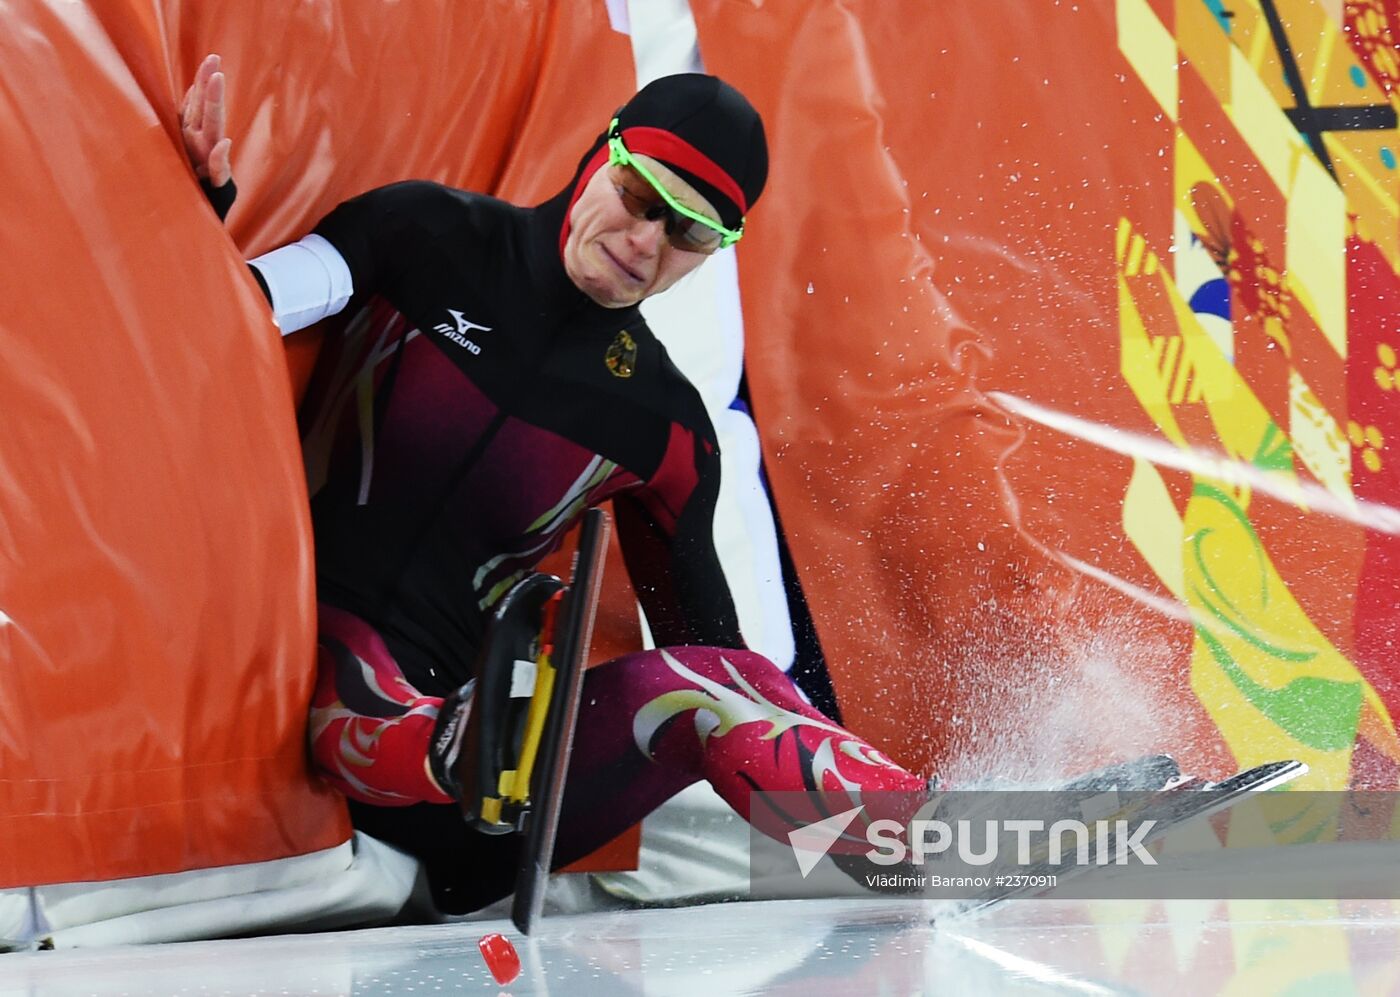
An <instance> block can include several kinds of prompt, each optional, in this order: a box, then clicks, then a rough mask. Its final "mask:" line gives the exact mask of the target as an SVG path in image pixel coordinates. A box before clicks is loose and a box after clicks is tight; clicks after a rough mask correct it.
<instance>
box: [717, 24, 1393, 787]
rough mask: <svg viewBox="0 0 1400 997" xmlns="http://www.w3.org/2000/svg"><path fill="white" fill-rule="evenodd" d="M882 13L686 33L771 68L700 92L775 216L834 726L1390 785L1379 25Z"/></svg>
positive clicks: (1388, 279) (774, 419)
mask: <svg viewBox="0 0 1400 997" xmlns="http://www.w3.org/2000/svg"><path fill="white" fill-rule="evenodd" d="M900 6H901V10H899V11H898V12H892V11H890V10H889V9H888V8H887V7H886V6H884V5H877V4H875V3H873V2H872V3H855V4H850V5H842V6H840V7H836V6H834V5H813V7H812V8H811V9H807V10H804V11H802V12H800V13H796V12H789V13H788V14H787V15H784V16H783V17H782V18H780V19H781V20H782V21H783V23H782V24H781V25H780V26H775V25H773V24H772V23H760V22H762V21H764V18H761V17H759V16H757V15H750V14H743V15H741V14H739V13H738V12H736V11H734V10H733V9H732V8H731V7H729V6H728V5H724V4H719V3H711V4H700V5H698V7H699V8H700V9H701V10H702V11H703V12H704V16H703V18H702V38H703V37H704V36H705V34H706V29H707V28H708V30H709V33H710V37H709V38H707V39H705V40H706V41H709V40H711V39H713V40H715V41H719V40H721V39H728V40H729V41H730V42H731V48H730V49H729V51H731V52H732V51H735V50H742V49H745V48H757V47H764V48H765V49H766V50H770V51H780V52H782V53H783V54H782V55H781V56H780V57H779V58H778V59H777V60H776V62H777V65H776V66H773V67H769V68H765V69H763V70H755V69H751V68H746V67H745V66H744V64H743V63H742V62H741V61H740V60H738V59H735V60H733V61H732V62H730V63H728V64H725V63H721V64H720V65H719V67H718V68H719V70H720V71H721V72H725V71H726V70H729V69H732V70H733V72H734V73H735V74H736V75H738V76H740V77H742V78H745V79H743V80H742V81H741V84H742V82H749V81H752V82H751V85H756V86H759V87H762V88H764V90H765V92H764V96H765V97H767V98H768V100H769V101H770V102H771V104H772V105H773V106H778V107H781V108H783V111H784V113H785V115H786V117H785V118H783V119H782V120H780V121H779V123H778V138H779V142H780V143H784V146H783V147H782V148H781V149H780V152H779V164H778V166H779V168H778V169H777V170H775V176H777V177H779V178H782V177H784V176H788V175H791V174H793V173H795V174H797V175H798V176H800V177H801V182H800V184H795V185H794V187H793V189H791V190H785V191H784V192H782V193H779V194H778V195H777V197H778V198H782V199H784V203H783V204H782V205H781V206H780V207H779V208H778V209H777V210H776V211H774V212H773V213H774V214H777V215H779V216H780V218H781V219H782V222H781V224H782V236H786V237H788V238H791V237H792V236H793V235H794V234H799V236H798V238H797V239H796V240H795V241H796V243H797V245H796V246H785V247H783V248H781V249H777V250H775V253H776V255H777V256H778V259H777V260H776V261H772V262H769V263H759V264H758V265H757V267H750V268H747V269H746V270H745V271H744V273H745V274H746V276H748V277H749V281H748V284H747V285H746V292H749V293H747V299H748V301H758V304H757V305H756V308H758V309H765V306H764V303H763V302H764V300H772V299H773V298H775V297H776V299H777V302H776V303H775V304H774V305H773V307H772V308H771V311H769V310H766V309H765V310H764V311H763V313H762V314H763V318H764V319H766V320H770V321H759V322H753V321H752V319H751V321H750V326H751V328H753V327H755V326H756V327H757V332H756V335H755V340H756V341H755V342H754V344H753V345H752V346H751V355H750V358H749V363H750V371H751V375H750V376H751V378H752V379H753V380H754V382H755V385H756V390H755V404H756V408H757V410H758V414H759V421H760V425H761V426H767V427H768V428H769V429H770V431H771V435H770V436H769V440H768V442H769V447H770V451H769V457H770V471H771V472H772V474H773V476H774V478H775V479H776V482H777V493H778V496H779V501H780V505H781V504H782V502H783V501H784V500H785V501H786V502H787V503H788V504H789V505H790V506H795V507H796V508H798V509H800V510H802V515H803V516H804V517H805V519H804V522H805V524H806V525H807V527H808V529H807V531H806V534H805V538H804V536H803V535H802V532H803V531H802V530H801V529H794V528H792V526H791V520H792V517H791V516H789V517H788V523H789V532H790V533H796V534H798V537H797V539H796V540H795V541H794V544H795V546H796V547H797V548H798V550H799V557H798V561H799V568H800V569H802V570H804V572H805V578H804V580H805V581H806V582H807V583H808V587H809V595H814V596H815V597H814V598H813V601H814V603H815V604H816V605H817V606H818V610H817V614H818V625H819V628H820V629H821V630H822V633H823V638H824V643H825V646H826V647H827V650H828V657H829V659H830V660H831V666H832V670H833V672H834V674H835V675H836V682H837V687H838V691H839V692H841V693H842V695H843V702H844V704H845V705H846V717H847V719H848V720H850V721H851V722H853V723H854V724H856V725H857V727H859V728H862V729H863V730H864V731H865V732H866V733H868V734H870V735H871V736H873V737H875V738H876V739H877V742H881V743H885V744H887V745H890V746H891V747H892V748H893V747H894V745H895V744H899V745H901V747H902V749H903V754H902V757H903V759H904V760H905V761H907V762H909V763H911V764H917V765H923V766H925V767H927V768H929V769H939V768H947V767H950V766H951V767H952V768H953V769H954V770H955V771H956V772H957V773H958V774H970V775H972V776H976V775H977V774H978V773H979V772H981V771H986V770H995V769H997V768H999V767H1000V768H1006V769H1009V774H1019V773H1023V772H1026V771H1031V770H1034V769H1035V768H1036V767H1037V763H1038V762H1039V761H1042V760H1044V759H1045V758H1046V757H1047V756H1055V759H1056V761H1057V762H1058V763H1060V764H1061V765H1062V766H1063V767H1068V768H1072V767H1073V765H1074V761H1075V759H1082V760H1083V761H1084V762H1086V763H1087V762H1088V761H1090V760H1091V759H1092V758H1097V757H1100V756H1103V757H1111V756H1113V755H1115V754H1121V753H1126V752H1128V751H1136V750H1169V751H1172V752H1173V753H1176V754H1178V755H1180V756H1182V758H1183V760H1184V761H1187V762H1188V763H1189V764H1191V765H1192V766H1193V767H1195V768H1197V769H1201V770H1208V771H1215V772H1222V771H1226V770H1230V769H1233V768H1235V767H1245V766H1248V765H1252V764H1256V763H1259V762H1263V761H1265V760H1269V759H1276V758H1282V757H1294V758H1300V759H1303V760H1305V761H1307V762H1308V763H1309V765H1310V766H1311V768H1312V774H1311V776H1310V777H1309V781H1310V783H1311V784H1312V785H1314V786H1331V787H1340V786H1343V785H1347V784H1349V783H1355V784H1365V785H1377V786H1379V785H1385V786H1393V785H1395V781H1396V771H1397V769H1396V762H1397V760H1400V741H1397V738H1396V733H1395V723H1394V716H1395V712H1396V709H1397V706H1398V705H1400V703H1397V696H1400V688H1397V683H1396V681H1395V675H1396V667H1397V666H1396V662H1395V658H1394V653H1395V647H1394V642H1395V641H1396V639H1397V637H1398V636H1400V627H1397V621H1400V609H1397V605H1396V604H1397V595H1398V594H1400V591H1398V590H1400V577H1398V576H1397V573H1396V569H1397V566H1398V565H1397V563H1396V561H1395V554H1394V553H1393V551H1394V550H1395V544H1396V534H1397V532H1400V513H1397V510H1396V509H1395V508H1393V506H1394V505H1395V501H1394V496H1395V495H1396V493H1397V492H1396V487H1395V482H1396V481H1397V480H1400V478H1397V477H1396V476H1395V475H1396V473H1397V469H1400V452H1397V449H1396V447H1397V446H1398V445H1400V404H1397V401H1400V398H1398V397H1397V385H1400V372H1398V371H1397V355H1398V353H1400V316H1398V315H1397V304H1400V294H1397V292H1396V287H1397V284H1396V272H1397V267H1398V266H1400V228H1397V207H1396V165H1397V163H1396V157H1397V152H1400V134H1398V133H1397V131H1396V108H1397V107H1400V95H1397V94H1396V92H1395V85H1396V83H1397V72H1400V70H1397V59H1396V47H1395V46H1396V40H1397V38H1398V37H1400V5H1397V4H1396V3H1395V2H1393V0H1388V2H1381V0H1375V2H1367V3H1342V2H1341V0H1335V2H1330V3H1329V2H1307V0H1279V2H1273V0H1260V2H1256V0H1240V2H1228V3H1222V2H1218V0H1103V2H1099V3H1057V4H1053V5H1051V4H1036V5H1013V4H1000V5H993V7H992V8H988V7H987V6H986V5H978V6H977V8H976V10H973V9H971V8H966V9H964V8H961V7H958V6H954V5H941V4H934V5H922V6H920V5H900ZM916 8H917V9H916ZM770 13H771V12H769V11H765V14H770ZM819 120H820V121H821V122H822V125H821V127H820V130H818V129H817V122H818V121H819ZM777 182H778V183H782V182H783V180H782V179H779V180H778V181H777ZM769 217H771V215H770V216H769ZM848 218H849V221H850V224H843V222H845V221H847V220H848ZM760 230H761V229H760V227H759V226H755V231H760ZM782 236H779V238H781V237H782ZM760 238H763V239H769V238H770V236H769V235H768V233H767V232H766V231H765V232H764V234H763V235H762V236H760ZM756 241H757V240H756ZM765 245H766V246H768V245H772V243H765ZM755 270H757V271H758V272H755ZM775 287H776V288H777V290H776V292H775V291H774V290H773V288H775ZM746 315H752V311H751V310H750V309H749V308H748V307H747V304H746ZM789 344H793V345H792V346H791V347H790V346H789ZM796 344H801V345H800V346H797V345H796ZM789 349H791V350H792V351H794V352H795V351H796V350H797V349H804V350H810V351H811V352H812V353H814V354H816V356H817V357H819V358H820V359H816V360H796V361H795V364H796V366H797V368H798V370H799V371H800V372H801V373H800V376H799V378H798V383H799V384H800V385H801V387H799V388H794V387H793V386H792V385H791V384H790V383H788V382H789V379H790V377H791V373H792V372H791V370H790V369H788V366H787V365H788V364H789V363H793V362H794V358H793V354H792V353H789V352H788V351H789ZM765 362H767V363H770V364H771V365H772V366H773V368H775V369H774V370H772V371H770V372H769V373H766V374H765V373H764V372H763V371H762V369H761V368H762V367H763V365H764V364H765ZM819 364H820V365H823V367H822V369H820V370H817V369H816V367H817V365H819ZM755 368H759V371H758V372H757V373H755ZM765 416H766V417H767V418H766V420H765ZM838 468H840V469H841V470H838ZM829 475H830V476H834V483H833V478H832V477H828V476H829ZM838 559H839V564H840V568H839V569H837V567H836V565H837V564H838ZM853 575H856V576H859V578H860V579H861V580H862V581H863V582H864V583H865V584H864V585H856V584H853V582H854V581H855V578H853ZM867 593H868V594H867ZM1076 730H1077V731H1078V733H1076Z"/></svg>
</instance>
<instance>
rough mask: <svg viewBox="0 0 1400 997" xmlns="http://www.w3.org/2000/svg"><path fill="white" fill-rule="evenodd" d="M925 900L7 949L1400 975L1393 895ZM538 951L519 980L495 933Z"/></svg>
mask: <svg viewBox="0 0 1400 997" xmlns="http://www.w3.org/2000/svg"><path fill="white" fill-rule="evenodd" d="M932 909H933V908H931V907H930V906H928V905H926V904H924V903H922V902H918V901H892V900H871V901H853V900H802V901H787V902H768V903H734V904H716V905H712V906H706V907H692V908H680V909H670V910H637V911H622V912H613V913H599V914H583V915H573V916H565V917H555V918H547V919H546V920H545V922H544V924H543V927H542V930H541V931H539V932H538V933H537V934H536V936H535V937H532V938H530V939H528V940H526V939H522V938H521V937H520V935H519V934H518V933H517V932H515V931H514V929H513V928H512V927H511V926H510V924H509V923H508V922H474V923H463V924H452V925H438V926H432V927H399V928H381V929H375V930H368V931H356V932H343V933H339V934H323V935H306V936H281V937H277V938H263V939H248V940H243V941H224V942H195V943H187V944H181V945H158V946H146V947H142V948H111V949H103V950H97V949H94V950H86V951H73V952H39V953H26V954H19V955H7V956H0V994H3V995H8V994H25V995H58V994H62V995H71V994H91V993H100V994H131V995H138V994H140V995H144V994H152V993H161V994H172V995H210V994H277V995H282V994H346V995H349V994H385V993H392V994H422V995H432V994H450V993H468V994H471V993H482V994H493V995H494V994H510V995H514V997H523V995H527V994H536V995H542V994H553V995H563V994H567V995H570V997H573V995H594V994H597V995H605V994H606V995H616V997H626V995H634V994H636V995H640V994H648V995H650V994H656V995H663V994H664V995H667V997H687V995H702V994H703V995H728V994H760V993H762V994H792V995H802V997H814V995H819V994H860V995H863V997H864V995H877V994H890V995H910V994H933V993H939V994H950V993H952V994H962V993H966V994H993V993H996V994H1004V993H1073V994H1112V993H1141V994H1157V993H1161V994H1173V995H1179V994H1181V993H1217V992H1220V991H1222V990H1225V989H1227V988H1231V989H1233V992H1239V993H1282V992H1295V993H1338V992H1343V993H1346V992H1363V993H1364V992H1375V993H1381V992H1384V993H1390V992H1393V991H1394V988H1395V985H1396V983H1397V981H1400V909H1397V908H1396V906H1395V905H1394V904H1393V903H1392V902H1391V901H1372V902H1365V903H1363V902H1359V901H1355V902H1337V901H1314V902H1307V903H1303V902H1279V901H1270V902H1255V901H1251V902H1242V901H1235V902H1231V903H1229V904H1226V903H1219V902H1216V901H1173V902H1170V903H1160V902H1147V901H1141V902H1138V901H1111V902H1097V903H1081V902H1070V901H1055V900H1021V901H1013V902H1010V903H1007V904H1005V905H1003V906H1001V907H999V908H996V909H995V910H993V911H991V912H989V913H988V914H987V915H985V916H982V917H978V918H973V919H965V920H952V921H945V922H941V923H938V924H933V923H930V916H929V915H930V913H931V911H932ZM492 931H499V932H501V933H502V934H505V935H506V936H507V937H509V938H510V939H511V940H512V941H513V942H514V943H515V944H516V946H517V948H518V949H519V952H520V957H521V960H522V962H523V964H524V971H523V973H522V975H521V977H520V978H519V979H518V980H517V981H516V982H515V983H513V984H511V985H509V986H506V987H501V986H499V985H498V984H496V983H495V982H494V981H493V980H492V979H491V975H490V973H489V972H488V970H487V968H486V965H485V963H484V961H483V960H482V958H481V955H480V953H479V952H478V951H477V946H476V943H477V939H479V938H480V937H481V936H482V935H484V934H487V933H488V932H492Z"/></svg>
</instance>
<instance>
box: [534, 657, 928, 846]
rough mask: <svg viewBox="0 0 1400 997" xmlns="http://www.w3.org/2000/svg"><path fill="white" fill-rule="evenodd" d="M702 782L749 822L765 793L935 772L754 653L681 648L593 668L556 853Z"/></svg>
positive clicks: (838, 798)
mask: <svg viewBox="0 0 1400 997" xmlns="http://www.w3.org/2000/svg"><path fill="white" fill-rule="evenodd" d="M701 779H704V780H706V781H708V782H709V783H710V784H711V785H712V786H713V787H714V788H715V790H716V791H717V792H718V793H719V795H720V796H721V797H723V798H724V800H725V801H726V802H727V803H728V804H729V805H730V806H732V807H733V808H734V809H735V810H737V811H738V812H739V813H740V814H741V815H742V816H744V817H745V818H746V819H747V818H748V817H749V794H750V793H751V792H753V791H755V790H758V791H767V792H779V791H820V792H822V793H824V794H826V795H827V797H828V799H829V800H830V804H831V806H832V807H834V808H840V809H845V808H847V807H849V806H852V805H854V803H852V802H850V801H852V800H854V799H857V798H858V797H859V795H860V794H861V793H863V792H866V793H868V792H899V793H914V794H917V793H922V792H923V791H924V790H925V788H926V785H927V783H926V780H924V779H922V778H920V777H918V776H916V775H914V774H913V773H910V772H908V771H906V770H905V769H902V768H900V767H899V766H898V765H896V764H894V762H892V761H890V760H889V759H888V758H886V757H885V756H884V754H883V753H881V752H880V751H879V750H877V749H876V748H874V747H872V746H871V745H870V744H868V743H866V742H865V741H863V740H861V739H860V738H858V737H856V736H855V735H854V734H852V733H851V732H850V731H847V730H845V729H844V728H842V727H840V726H839V725H837V724H835V723H833V722H832V721H830V720H828V719H827V718H826V717H824V716H823V715H822V714H821V713H819V712H818V711H817V710H815V709H813V708H812V707H811V706H810V705H808V704H807V703H806V702H805V701H804V700H803V699H802V697H801V695H800V694H799V693H798V691H797V688H796V687H795V686H794V685H793V683H792V680H791V679H789V678H788V677H787V675H785V674H784V673H783V672H782V671H781V670H780V669H779V668H778V667H777V666H776V665H774V664H773V663H772V662H770V661H769V660H768V659H767V658H764V657H763V656H762V655H759V654H755V653H754V652H752V651H735V650H725V649H721V648H712V647H679V648H666V649H661V650H655V651H643V652H639V653H637V654H631V655H627V656H626V657H623V658H618V659H616V660H614V661H610V662H607V663H606V664H603V665H599V666H598V667H596V668H592V669H590V670H589V672H588V674H587V675H586V676H585V678H584V686H583V702H582V706H581V709H580V712H579V722H578V728H577V732H576V734H575V738H574V750H573V758H572V762H571V764H570V766H569V775H568V778H567V780H566V781H565V789H564V812H563V815H562V818H561V821H560V832H559V844H558V849H557V853H556V857H557V858H558V859H559V860H560V861H562V862H569V861H572V860H573V859H574V858H577V857H579V856H581V855H585V854H587V853H588V852H589V851H590V850H591V849H593V848H594V847H597V846H599V845H601V844H603V843H605V842H606V841H608V840H610V839H611V838H612V837H613V836H615V835H616V834H618V833H619V832H621V831H622V830H623V829H624V828H626V827H629V826H630V825H631V824H633V823H635V822H636V821H638V820H640V819H641V818H642V817H644V816H646V815H647V814H648V813H650V812H651V811H652V810H654V809H655V808H656V807H657V806H659V805H660V804H661V803H663V802H665V801H666V800H667V799H669V798H670V797H671V796H673V795H674V794H676V793H677V792H679V791H680V790H682V789H684V788H685V787H686V786H689V785H690V784H691V783H694V782H697V781H699V780H701Z"/></svg>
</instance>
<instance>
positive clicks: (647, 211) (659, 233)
mask: <svg viewBox="0 0 1400 997" xmlns="http://www.w3.org/2000/svg"><path fill="white" fill-rule="evenodd" d="M636 158H637V159H638V160H640V161H641V162H642V163H643V165H644V166H645V168H646V169H647V171H648V172H649V173H651V174H652V175H653V176H654V177H655V178H656V179H657V180H658V181H660V182H661V183H662V184H664V185H665V187H666V192H667V193H668V194H670V195H671V196H672V197H673V198H675V199H676V200H677V201H679V202H680V203H681V204H683V205H684V206H685V207H687V208H689V209H691V210H692V211H697V212H700V213H701V214H704V215H706V216H708V217H710V218H712V219H718V218H719V213H718V212H716V211H715V209H714V206H713V205H711V204H710V202H709V201H707V200H706V199H705V198H703V197H702V196H700V194H699V193H697V192H696V191H695V189H694V188H693V187H691V186H690V185H689V184H687V183H686V182H685V181H683V180H681V179H680V177H678V176H676V175H675V173H673V172H672V171H671V170H669V169H667V168H666V167H665V166H664V165H663V164H661V163H659V162H657V161H656V160H654V159H651V158H649V157H646V156H637V157H636ZM658 205H659V206H660V207H659V208H658V207H657V206H658ZM664 208H665V205H664V203H663V202H661V201H660V199H659V198H657V197H655V192H654V191H650V190H649V188H648V185H647V182H646V181H645V180H643V179H641V178H640V177H639V176H637V175H636V173H635V171H632V170H630V169H629V168H628V167H626V166H621V165H604V166H602V167H600V168H599V169H598V170H597V171H595V172H594V174H593V176H592V177H590V178H589V180H588V182H587V183H586V184H585V185H584V188H583V192H582V193H581V194H580V195H579V197H578V200H577V201H575V202H574V206H573V209H572V210H571V211H570V212H569V226H570V227H569V236H568V238H567V239H566V240H565V242H564V269H565V271H566V272H567V273H568V275H569V279H570V280H572V281H573V282H574V284H575V285H576V286H577V287H578V289H579V290H581V291H582V292H583V293H584V294H586V295H588V296H589V297H590V298H592V299H593V300H594V301H595V302H597V303H598V304H600V305H602V306H603V307H604V308H626V307H627V306H628V305H635V304H636V303H637V302H639V301H641V300H642V299H643V298H648V297H650V296H651V295H653V294H657V293H659V292H661V291H664V290H666V288H668V287H670V286H671V285H673V284H674V283H675V282H676V281H678V280H680V279H681V278H682V277H684V276H685V275H686V274H688V273H690V272H691V271H692V270H694V269H695V268H696V267H698V266H699V265H700V264H701V263H703V262H705V256H706V255H707V253H708V252H712V251H713V248H714V247H711V246H709V245H708V244H703V245H697V246H696V249H695V250H691V249H686V248H682V247H683V246H684V245H685V239H684V238H681V237H680V236H679V235H678V234H677V231H676V219H675V216H674V215H672V214H671V213H669V212H667V211H666V210H664ZM668 226H669V228H670V229H671V232H670V233H669V234H668ZM704 231H705V233H709V232H710V230H708V229H706V230H704Z"/></svg>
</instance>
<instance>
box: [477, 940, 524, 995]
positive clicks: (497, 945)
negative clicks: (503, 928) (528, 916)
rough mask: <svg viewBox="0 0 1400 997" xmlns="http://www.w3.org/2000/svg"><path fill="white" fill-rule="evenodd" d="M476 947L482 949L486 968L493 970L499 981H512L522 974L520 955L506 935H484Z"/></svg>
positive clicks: (503, 982) (492, 973)
mask: <svg viewBox="0 0 1400 997" xmlns="http://www.w3.org/2000/svg"><path fill="white" fill-rule="evenodd" d="M476 947H477V948H479V949H481V957H482V958H483V959H485V960H486V968H487V969H489V970H491V975H492V976H494V977H495V978H496V982H497V983H501V984H505V983H510V982H511V981H512V980H514V979H515V978H516V977H517V976H519V975H520V955H519V953H517V952H516V951H515V946H514V945H512V944H511V943H510V939H509V938H507V937H506V936H505V935H498V934H495V933H492V934H489V935H482V936H481V940H480V941H478V942H477V943H476Z"/></svg>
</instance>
